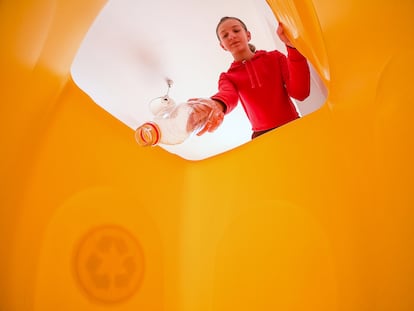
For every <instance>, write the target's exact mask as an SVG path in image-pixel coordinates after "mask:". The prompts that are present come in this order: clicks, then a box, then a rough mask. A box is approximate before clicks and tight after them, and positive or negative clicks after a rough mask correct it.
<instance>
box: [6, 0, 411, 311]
mask: <svg viewBox="0 0 414 311" xmlns="http://www.w3.org/2000/svg"><path fill="white" fill-rule="evenodd" d="M268 3H269V4H270V5H271V7H272V9H273V11H274V13H275V15H276V16H277V17H278V18H279V19H280V20H281V21H283V22H284V23H285V24H287V25H288V28H289V29H290V35H291V37H292V39H293V40H295V42H296V45H297V46H298V48H299V49H301V51H303V53H304V54H305V55H306V56H307V57H308V58H309V59H310V61H311V62H312V63H313V64H314V66H315V68H316V70H317V71H318V72H319V74H320V75H321V77H322V79H323V80H324V82H325V83H326V86H327V88H328V92H329V93H328V99H327V102H326V104H325V105H324V106H323V107H322V109H320V110H318V111H317V112H315V113H312V114H310V115H308V116H306V117H304V118H303V119H301V120H299V121H297V122H293V123H291V124H289V125H287V126H284V127H282V128H280V129H278V130H277V131H273V132H271V133H269V134H267V135H264V136H262V137H260V138H258V139H256V140H255V141H253V142H251V143H248V144H245V145H243V146H241V147H239V148H237V149H234V150H232V151H230V152H227V153H224V154H221V155H219V156H216V157H213V158H210V159H207V160H203V161H199V162H190V161H186V160H183V159H181V158H179V157H177V156H174V155H172V154H169V153H167V152H166V151H164V150H162V149H161V148H159V147H154V148H140V147H139V146H137V144H136V142H135V140H134V133H133V131H132V130H131V129H130V128H128V127H126V126H125V125H124V124H122V123H121V122H119V121H118V120H116V119H114V118H113V117H112V116H110V115H109V114H108V113H106V112H105V111H104V110H103V109H101V108H99V107H98V106H97V105H96V104H95V103H94V102H93V101H92V100H91V99H90V98H89V97H88V96H86V95H85V94H84V93H83V92H82V91H81V90H80V89H79V88H78V87H77V86H76V85H75V84H74V83H73V81H72V79H71V77H70V66H71V62H72V60H73V58H74V56H75V53H76V51H77V49H78V48H79V46H80V44H81V41H82V39H83V37H84V36H85V34H86V32H87V30H88V28H89V27H90V26H91V24H92V22H93V20H94V18H95V17H96V16H97V14H99V11H100V9H101V8H102V7H103V5H104V4H105V1H104V0H90V1H83V0H72V1H66V0H32V1H30V0H26V1H23V0H22V1H16V0H4V1H1V2H0V26H1V27H0V40H1V49H0V56H1V57H0V62H1V64H0V65H1V66H0V68H1V83H0V88H1V92H0V98H1V105H0V107H1V108H0V109H1V113H0V118H1V122H0V127H1V131H0V133H1V145H2V153H1V158H0V167H1V170H0V172H1V190H0V191H1V192H0V193H1V195H0V254H1V256H0V269H1V270H0V271H1V274H0V275H1V277H0V310H2V311H29V310H30V311H31V310H35V311H49V310H50V311H52V310H53V311H55V310H60V311H74V310H77V311H95V310H116V311H121V310H122V311H130V310H131V311H132V310H134V311H135V310H154V311H155V310H157V311H158V310H165V311H207V310H208V311H224V310H226V311H228V310H237V311H243V310H246V311H247V310H249V311H251V310H301V311H302V310H303V311H305V310H306V311H311V310H315V311H316V310H317V311H325V310H326V311H333V310H352V311H367V310H376V311H379V310H390V311H391V310H392V311H402V310H407V311H409V310H414V295H413V292H414V245H413V244H414V225H413V224H414V195H413V191H412V190H413V184H412V182H413V177H414V168H413V159H414V148H413V147H414V146H413V144H414V143H413V142H414V139H413V137H412V136H413V133H414V131H413V129H414V128H413V124H414V122H413V121H412V114H413V112H414V96H413V92H412V80H413V78H412V75H413V72H414V61H413V55H414V40H413V38H414V16H413V15H414V2H413V1H412V0H400V1H397V2H396V1H374V0H364V1H361V0H332V1H326V0H324V1H323V0H314V1H311V0H302V1H299V0H297V1H295V0H283V1H282V0H280V1H276V0H275V1H270V0H269V1H268Z"/></svg>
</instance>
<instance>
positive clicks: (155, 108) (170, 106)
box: [135, 95, 212, 146]
mask: <svg viewBox="0 0 414 311" xmlns="http://www.w3.org/2000/svg"><path fill="white" fill-rule="evenodd" d="M150 109H151V110H152V112H153V114H154V118H153V120H152V121H149V122H145V123H144V124H142V125H141V126H139V127H138V128H137V130H136V131H135V139H136V141H137V143H138V144H139V145H140V146H155V145H157V144H159V143H160V144H166V145H176V144H181V143H183V142H184V141H185V140H186V139H187V138H188V137H189V136H191V135H192V134H194V133H198V132H199V131H200V130H201V129H202V128H203V127H204V125H205V123H206V122H207V120H208V118H209V116H210V114H211V112H212V109H211V107H209V106H207V105H205V104H203V103H201V102H197V101H190V102H184V103H180V104H178V105H176V104H175V103H174V101H173V100H172V99H171V98H170V97H168V95H166V96H163V97H161V98H159V101H158V99H157V100H155V101H153V102H151V103H150Z"/></svg>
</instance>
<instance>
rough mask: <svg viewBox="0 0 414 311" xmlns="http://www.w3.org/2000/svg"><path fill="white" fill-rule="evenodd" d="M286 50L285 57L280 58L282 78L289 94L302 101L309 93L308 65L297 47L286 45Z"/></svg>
mask: <svg viewBox="0 0 414 311" xmlns="http://www.w3.org/2000/svg"><path fill="white" fill-rule="evenodd" d="M287 51H288V56H287V58H286V57H284V56H283V57H281V58H280V60H281V67H282V75H283V80H284V82H285V85H286V89H287V91H288V93H289V96H291V97H293V98H295V99H297V100H301V101H302V100H304V99H306V98H307V97H308V96H309V94H310V72H309V65H308V62H307V60H306V58H305V57H304V56H303V55H302V54H301V53H300V52H299V51H298V50H297V49H295V48H291V47H287Z"/></svg>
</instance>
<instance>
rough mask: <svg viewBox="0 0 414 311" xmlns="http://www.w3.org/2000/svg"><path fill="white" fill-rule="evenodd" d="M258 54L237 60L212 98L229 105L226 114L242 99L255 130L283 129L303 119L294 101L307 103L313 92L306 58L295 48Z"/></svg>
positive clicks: (224, 74)
mask: <svg viewBox="0 0 414 311" xmlns="http://www.w3.org/2000/svg"><path fill="white" fill-rule="evenodd" d="M287 50H288V56H287V57H286V56H285V55H283V54H282V53H281V52H279V51H271V52H267V51H256V53H255V55H254V56H253V58H252V59H250V60H248V61H235V62H233V63H232V64H231V66H230V68H229V69H228V71H227V72H223V73H222V74H221V75H220V79H219V83H218V84H219V86H218V88H219V91H218V93H217V94H215V95H214V96H212V97H211V98H212V99H215V100H219V101H221V102H222V103H224V104H225V106H226V108H227V109H226V114H227V113H229V112H230V111H232V110H233V109H234V107H236V105H237V103H238V100H239V99H240V102H241V104H242V105H243V108H244V111H245V112H246V114H247V117H248V118H249V120H250V123H251V124H252V129H253V131H263V130H268V129H272V128H275V127H278V126H281V125H283V124H285V123H287V122H290V121H292V120H294V119H297V118H298V117H299V114H298V112H297V111H296V108H295V106H294V104H293V102H292V100H291V99H290V97H293V98H295V99H297V100H304V99H305V98H306V97H308V96H309V92H310V74H309V66H308V63H307V60H306V58H305V57H304V56H303V55H302V54H300V53H299V51H297V50H296V49H295V48H290V47H288V48H287Z"/></svg>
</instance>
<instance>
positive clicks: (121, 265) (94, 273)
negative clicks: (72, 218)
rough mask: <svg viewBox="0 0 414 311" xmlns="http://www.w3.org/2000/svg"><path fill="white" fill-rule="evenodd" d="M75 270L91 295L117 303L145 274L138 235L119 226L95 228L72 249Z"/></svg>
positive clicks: (126, 296) (129, 292)
mask: <svg viewBox="0 0 414 311" xmlns="http://www.w3.org/2000/svg"><path fill="white" fill-rule="evenodd" d="M74 270H75V274H76V277H77V281H78V283H79V285H80V287H81V288H82V290H83V291H84V292H85V293H86V294H87V295H88V296H89V297H90V298H92V299H94V300H98V301H100V302H103V303H116V302H121V301H124V300H126V299H128V298H130V297H131V296H133V295H134V294H135V293H136V291H137V290H138V288H139V286H140V284H141V282H142V278H143V274H144V255H143V251H142V248H141V246H140V244H139V243H138V241H137V239H136V238H135V237H134V236H133V235H132V234H131V233H130V232H128V231H127V230H126V229H124V228H123V227H120V226H115V225H107V226H101V227H97V228H94V229H93V230H91V231H90V232H88V233H87V234H86V235H84V236H83V237H82V239H81V241H80V243H79V244H78V246H77V248H76V251H75V259H74Z"/></svg>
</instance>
